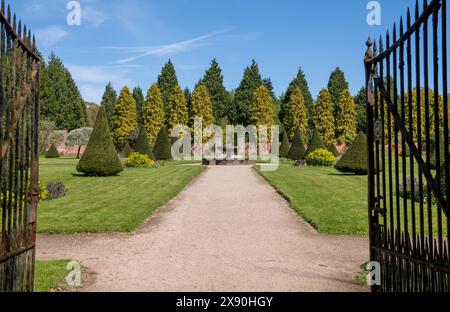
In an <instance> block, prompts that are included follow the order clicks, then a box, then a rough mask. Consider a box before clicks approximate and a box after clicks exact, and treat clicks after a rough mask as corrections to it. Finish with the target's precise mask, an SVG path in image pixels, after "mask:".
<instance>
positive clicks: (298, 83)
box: [280, 68, 314, 129]
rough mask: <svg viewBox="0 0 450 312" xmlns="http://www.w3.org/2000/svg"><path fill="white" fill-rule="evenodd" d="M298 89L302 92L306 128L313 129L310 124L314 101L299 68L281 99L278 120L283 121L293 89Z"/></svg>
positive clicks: (303, 74)
mask: <svg viewBox="0 0 450 312" xmlns="http://www.w3.org/2000/svg"><path fill="white" fill-rule="evenodd" d="M297 88H299V89H300V91H301V92H302V95H303V99H304V101H305V106H306V108H307V110H308V121H309V123H308V128H309V129H312V128H314V125H313V123H312V113H313V107H314V100H313V97H312V95H311V92H310V91H309V86H308V81H307V80H306V77H305V73H304V72H303V70H302V68H299V70H298V73H297V76H296V77H295V78H294V80H292V82H291V83H290V84H289V88H288V89H287V91H286V93H285V95H284V96H283V97H282V103H283V105H282V108H281V111H280V120H284V118H285V116H286V114H287V112H288V107H289V102H290V100H291V95H292V93H293V92H294V90H295V89H297Z"/></svg>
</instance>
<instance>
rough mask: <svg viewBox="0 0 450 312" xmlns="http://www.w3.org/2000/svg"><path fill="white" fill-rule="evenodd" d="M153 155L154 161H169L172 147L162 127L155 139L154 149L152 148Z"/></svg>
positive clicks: (164, 128)
mask: <svg viewBox="0 0 450 312" xmlns="http://www.w3.org/2000/svg"><path fill="white" fill-rule="evenodd" d="M153 155H154V157H155V159H156V160H171V159H172V147H171V145H170V140H169V136H168V135H167V130H166V127H162V128H161V131H160V132H159V134H158V137H157V138H156V143H155V147H154V148H153Z"/></svg>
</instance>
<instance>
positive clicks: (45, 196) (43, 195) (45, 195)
mask: <svg viewBox="0 0 450 312" xmlns="http://www.w3.org/2000/svg"><path fill="white" fill-rule="evenodd" d="M1 199H3V197H2V198H1ZM49 199H50V193H49V192H48V191H47V188H46V187H45V184H44V183H39V200H40V201H46V200H49Z"/></svg>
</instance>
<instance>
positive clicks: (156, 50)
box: [104, 29, 231, 64]
mask: <svg viewBox="0 0 450 312" xmlns="http://www.w3.org/2000/svg"><path fill="white" fill-rule="evenodd" d="M230 31H231V29H224V30H219V31H215V32H211V33H208V34H206V35H203V36H199V37H196V38H193V39H189V40H185V41H181V42H176V43H172V44H168V45H162V46H155V47H104V48H105V49H112V50H116V51H120V52H125V53H138V55H135V56H132V57H129V58H125V59H120V60H117V61H116V62H115V63H116V64H126V63H130V62H133V61H136V60H138V59H141V58H144V57H146V56H150V55H156V56H166V55H171V54H175V53H180V52H186V51H190V50H192V49H194V48H197V47H201V46H205V45H211V44H212V43H211V42H208V41H207V40H208V39H212V38H214V37H217V36H219V35H221V34H224V33H227V32H230Z"/></svg>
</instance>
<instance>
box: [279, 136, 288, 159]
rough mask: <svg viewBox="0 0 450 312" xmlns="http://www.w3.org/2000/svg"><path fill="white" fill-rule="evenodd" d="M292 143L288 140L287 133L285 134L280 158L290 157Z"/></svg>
mask: <svg viewBox="0 0 450 312" xmlns="http://www.w3.org/2000/svg"><path fill="white" fill-rule="evenodd" d="M289 150H290V143H289V139H288V135H287V132H286V131H284V132H283V140H282V141H281V146H280V158H287V157H288V156H289Z"/></svg>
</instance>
